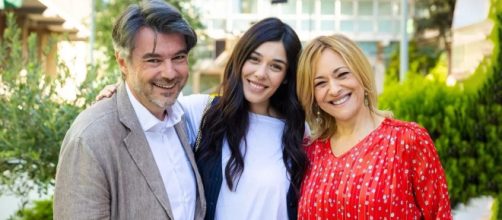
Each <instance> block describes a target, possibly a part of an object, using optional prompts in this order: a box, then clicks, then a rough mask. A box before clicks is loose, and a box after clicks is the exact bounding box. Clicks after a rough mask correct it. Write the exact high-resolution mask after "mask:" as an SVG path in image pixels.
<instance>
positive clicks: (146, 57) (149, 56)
mask: <svg viewBox="0 0 502 220" xmlns="http://www.w3.org/2000/svg"><path fill="white" fill-rule="evenodd" d="M159 57H161V56H160V54H158V53H146V54H145V55H143V56H142V57H141V58H142V59H148V58H159Z"/></svg>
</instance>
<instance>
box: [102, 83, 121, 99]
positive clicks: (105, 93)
mask: <svg viewBox="0 0 502 220" xmlns="http://www.w3.org/2000/svg"><path fill="white" fill-rule="evenodd" d="M118 86H119V84H118V83H117V84H112V85H107V86H105V88H103V89H102V90H101V91H99V94H98V96H96V101H99V100H101V99H104V98H110V97H112V95H113V94H114V93H115V92H117V87H118Z"/></svg>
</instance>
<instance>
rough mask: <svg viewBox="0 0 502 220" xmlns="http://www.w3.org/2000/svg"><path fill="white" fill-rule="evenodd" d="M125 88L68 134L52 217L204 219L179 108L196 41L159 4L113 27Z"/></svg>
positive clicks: (134, 9)
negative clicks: (177, 100) (189, 55)
mask: <svg viewBox="0 0 502 220" xmlns="http://www.w3.org/2000/svg"><path fill="white" fill-rule="evenodd" d="M112 35H113V43H114V46H115V56H116V60H117V62H118V64H119V66H120V70H121V71H122V76H123V79H124V81H125V83H122V84H121V85H120V86H119V88H118V91H117V94H116V95H114V96H113V97H112V98H110V99H106V100H104V101H100V102H98V103H96V104H95V105H93V106H91V107H90V108H88V109H86V110H85V111H83V112H82V113H81V114H80V115H79V116H78V117H77V119H76V120H75V122H74V123H73V125H72V126H71V128H70V130H68V132H67V134H66V136H65V139H64V141H63V145H62V147H61V153H60V156H59V164H58V167H57V174H56V187H55V194H54V217H55V219H176V220H178V219H203V218H204V213H205V200H204V192H203V189H202V184H201V180H200V176H199V173H198V172H197V170H196V164H195V160H194V156H193V153H192V151H191V148H190V146H189V144H188V140H187V134H186V130H185V127H184V126H185V125H184V123H182V121H183V111H182V108H181V107H180V105H179V104H178V103H177V102H176V99H177V97H178V95H179V93H180V91H181V89H182V88H183V86H184V85H185V83H186V81H187V78H188V52H189V51H190V49H191V48H192V47H193V46H195V44H196V42H197V37H196V34H195V33H194V31H193V30H192V28H191V27H190V26H189V25H188V24H187V23H186V21H185V20H183V18H182V17H181V15H180V13H179V12H178V11H177V10H176V9H175V8H173V7H172V6H170V5H168V4H166V3H164V2H163V1H160V0H152V1H144V2H143V3H142V4H140V5H132V6H130V7H129V8H128V9H127V10H126V11H124V12H123V13H122V15H121V16H120V17H119V18H118V20H117V21H116V23H115V26H114V28H113V33H112Z"/></svg>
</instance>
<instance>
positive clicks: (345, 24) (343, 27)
mask: <svg viewBox="0 0 502 220" xmlns="http://www.w3.org/2000/svg"><path fill="white" fill-rule="evenodd" d="M340 31H342V32H353V31H354V21H351V20H342V21H340Z"/></svg>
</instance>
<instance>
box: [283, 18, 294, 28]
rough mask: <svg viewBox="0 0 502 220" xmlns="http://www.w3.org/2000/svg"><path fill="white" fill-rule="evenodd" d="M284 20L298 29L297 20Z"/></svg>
mask: <svg viewBox="0 0 502 220" xmlns="http://www.w3.org/2000/svg"><path fill="white" fill-rule="evenodd" d="M283 21H284V23H286V24H288V25H289V26H291V28H293V29H296V21H295V20H283Z"/></svg>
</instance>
